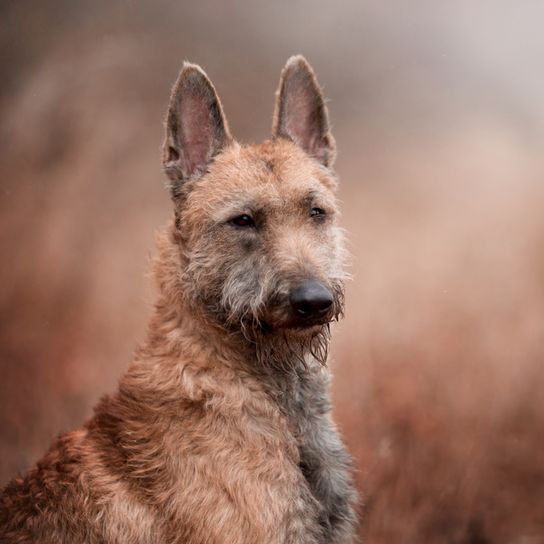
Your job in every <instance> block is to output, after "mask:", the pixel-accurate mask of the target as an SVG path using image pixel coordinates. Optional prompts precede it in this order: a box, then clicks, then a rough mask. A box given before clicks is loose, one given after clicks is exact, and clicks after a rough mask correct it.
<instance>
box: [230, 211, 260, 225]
mask: <svg viewBox="0 0 544 544" xmlns="http://www.w3.org/2000/svg"><path fill="white" fill-rule="evenodd" d="M230 222H231V223H232V224H233V225H236V226H237V227H254V226H255V221H253V218H252V217H251V216H249V215H247V214H246V213H244V214H242V215H238V216H237V217H233V218H232V219H231V220H230Z"/></svg>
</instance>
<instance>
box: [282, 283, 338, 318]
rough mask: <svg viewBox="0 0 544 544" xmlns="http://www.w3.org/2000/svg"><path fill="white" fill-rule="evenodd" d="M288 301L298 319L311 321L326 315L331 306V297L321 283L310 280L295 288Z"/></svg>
mask: <svg viewBox="0 0 544 544" xmlns="http://www.w3.org/2000/svg"><path fill="white" fill-rule="evenodd" d="M289 301H290V303H291V307H292V308H293V310H294V312H295V314H296V315H297V317H298V318H299V319H311V318H317V317H320V316H323V315H324V314H326V313H327V312H328V311H329V310H330V308H331V306H332V303H333V297H332V293H331V292H330V290H329V289H328V288H327V287H325V286H324V285H323V284H322V283H319V282H318V281H315V280H310V281H306V282H304V283H302V284H300V285H298V286H297V287H295V288H294V289H293V290H292V291H291V294H290V295H289Z"/></svg>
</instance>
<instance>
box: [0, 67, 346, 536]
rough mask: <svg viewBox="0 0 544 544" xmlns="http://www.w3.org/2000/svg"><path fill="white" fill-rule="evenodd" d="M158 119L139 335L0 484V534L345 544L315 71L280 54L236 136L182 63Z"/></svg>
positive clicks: (328, 178) (338, 254) (325, 184)
mask: <svg viewBox="0 0 544 544" xmlns="http://www.w3.org/2000/svg"><path fill="white" fill-rule="evenodd" d="M166 125H167V126H166V128H167V135H166V141H165V144H164V155H163V166H164V169H165V171H166V174H167V175H168V178H169V179H170V182H171V192H172V197H173V201H174V218H173V221H172V223H171V225H170V226H169V227H168V228H167V229H166V232H165V233H164V235H163V237H162V239H161V240H160V244H159V245H160V248H159V255H158V258H157V263H156V269H155V272H156V277H157V283H158V287H159V298H158V302H157V304H156V311H155V314H154V317H153V319H152V320H151V324H150V327H149V334H148V338H147V341H146V342H145V343H144V345H143V346H142V347H141V349H140V350H139V351H138V353H137V356H136V360H135V361H134V362H133V363H132V365H131V366H130V368H129V370H128V372H127V373H126V375H125V376H124V377H123V378H122V379H121V381H120V385H119V390H118V391H117V392H116V393H115V394H114V395H112V396H107V397H105V398H103V399H102V401H101V402H100V403H99V404H98V406H97V408H96V410H95V415H94V417H93V418H92V419H91V420H90V421H89V422H88V423H87V424H86V425H85V426H84V428H83V429H81V430H78V431H74V432H71V433H68V434H64V435H62V436H60V438H59V439H58V440H57V441H56V442H55V443H54V444H53V446H52V448H51V449H50V450H49V452H48V453H47V454H46V456H45V457H44V458H43V459H42V460H41V461H40V462H38V464H37V466H36V467H35V468H33V469H32V470H30V472H29V473H28V474H27V475H26V476H25V477H24V478H18V479H15V480H13V481H12V482H11V483H10V484H9V485H8V486H7V487H6V489H5V490H4V491H3V495H2V497H1V499H0V541H1V542H2V543H4V542H8V543H11V542H40V543H44V544H46V543H82V542H85V543H118V544H121V543H123V544H129V543H134V544H135V543H138V544H152V543H157V544H158V543H160V544H167V543H190V544H196V543H201V544H204V543H209V544H212V543H240V544H242V543H247V544H259V543H278V544H279V543H293V544H295V543H296V544H304V543H340V542H350V541H351V540H352V533H353V528H352V525H353V522H354V514H353V509H352V502H353V499H354V493H353V490H352V487H351V483H350V477H349V474H348V467H349V457H348V455H347V453H346V451H345V449H344V447H343V445H342V442H341V440H340V438H339V437H338V435H337V433H336V430H335V427H334V424H333V423H332V422H331V418H330V406H329V400H328V380H329V372H328V370H327V367H326V366H325V363H326V358H327V347H328V342H329V323H330V322H331V321H332V320H334V319H336V318H337V317H338V316H339V315H340V314H341V312H342V309H343V296H342V294H343V289H342V279H343V262H342V261H343V250H342V236H341V231H340V230H339V228H338V227H337V226H336V215H337V210H336V204H335V194H334V193H335V188H336V178H335V175H334V174H333V172H332V170H331V165H332V162H333V159H334V154H335V149H334V140H333V138H332V135H331V133H330V131H329V122H328V117H327V111H326V108H325V104H324V101H323V96H322V94H321V90H320V88H319V86H318V84H317V81H316V79H315V76H314V74H313V72H312V69H311V68H310V66H309V65H308V64H307V62H306V61H305V60H304V58H302V57H293V58H291V59H290V60H289V61H288V62H287V65H286V67H285V69H284V70H283V73H282V77H281V81H280V87H279V90H278V93H277V99H276V109H275V114H274V126H273V138H272V139H271V140H269V141H266V142H264V143H263V144H261V145H248V146H240V145H239V144H238V143H237V142H235V141H234V140H233V138H232V137H231V134H230V132H229V128H228V125H227V122H226V119H225V117H224V114H223V109H222V107H221V103H220V101H219V98H218V97H217V95H216V92H215V89H214V87H213V86H212V84H211V83H210V81H209V80H208V78H207V77H206V75H205V74H204V72H203V71H202V70H201V69H200V68H199V67H198V66H194V65H191V64H185V65H184V67H183V70H182V71H181V74H180V76H179V79H178V81H177V83H176V85H175V87H174V90H173V93H172V97H171V102H170V107H169V111H168V117H167V123H166Z"/></svg>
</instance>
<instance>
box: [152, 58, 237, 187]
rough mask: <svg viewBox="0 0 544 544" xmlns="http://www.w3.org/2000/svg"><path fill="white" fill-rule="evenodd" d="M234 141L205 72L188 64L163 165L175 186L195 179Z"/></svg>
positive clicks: (172, 109) (177, 88) (175, 95)
mask: <svg viewBox="0 0 544 544" xmlns="http://www.w3.org/2000/svg"><path fill="white" fill-rule="evenodd" d="M231 141H232V136H231V135H230V132H229V128H228V125H227V121H226V119H225V116H224V114H223V108H222V106H221V102H220V101H219V97H218V96H217V93H216V92H215V89H214V87H213V85H212V83H211V81H210V80H209V79H208V77H207V76H206V74H205V73H204V71H203V70H202V68H200V67H199V66H196V65H195V64H189V63H187V62H186V63H184V65H183V68H182V70H181V72H180V74H179V77H178V80H177V82H176V84H175V85H174V88H173V90H172V95H171V97H170V106H169V108H168V115H167V117H166V140H165V142H164V148H163V158H162V163H163V167H164V170H165V172H166V174H167V176H168V177H169V178H170V180H171V181H172V182H174V187H173V190H174V191H175V189H176V185H175V183H176V182H179V181H181V180H186V179H189V178H195V177H198V176H200V175H202V174H203V173H204V172H205V171H206V167H207V165H208V163H209V162H210V161H211V160H212V159H213V157H214V156H215V155H217V153H219V152H220V151H221V150H222V149H223V148H224V147H225V146H226V145H228V144H229V143H230V142H231Z"/></svg>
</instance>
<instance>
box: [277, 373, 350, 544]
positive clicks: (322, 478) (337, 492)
mask: <svg viewBox="0 0 544 544" xmlns="http://www.w3.org/2000/svg"><path fill="white" fill-rule="evenodd" d="M278 402H279V404H280V408H281V410H282V411H283V412H284V414H285V416H286V417H287V419H288V421H289V426H290V428H291V431H292V433H293V434H294V436H295V438H296V442H297V445H298V450H299V456H300V461H299V466H300V470H301V472H302V474H303V475H304V478H305V480H306V482H307V484H308V487H309V489H310V491H311V493H312V495H313V497H314V499H315V500H316V501H317V502H318V504H319V506H320V520H319V521H320V525H321V526H322V529H323V534H324V539H323V542H330V541H331V540H332V538H333V535H334V534H335V533H336V532H337V530H338V529H339V527H340V526H341V525H343V523H344V521H345V520H347V519H348V518H349V517H350V500H351V493H352V491H351V485H350V480H349V476H348V466H349V457H348V454H347V452H346V450H345V447H344V445H343V443H342V441H341V439H340V437H339V435H338V433H337V431H336V429H335V428H334V425H333V424H332V422H331V419H330V416H329V412H330V401H329V395H328V376H327V375H326V374H324V373H322V372H304V371H303V372H300V373H297V374H296V375H293V376H291V377H289V379H284V380H283V386H282V393H281V395H279V396H278Z"/></svg>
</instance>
